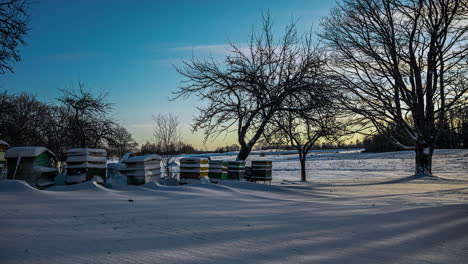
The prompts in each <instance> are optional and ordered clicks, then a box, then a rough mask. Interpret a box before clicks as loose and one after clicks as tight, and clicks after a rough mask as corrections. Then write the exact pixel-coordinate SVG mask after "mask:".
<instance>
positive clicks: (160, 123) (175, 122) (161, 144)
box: [153, 113, 182, 177]
mask: <svg viewBox="0 0 468 264" xmlns="http://www.w3.org/2000/svg"><path fill="white" fill-rule="evenodd" d="M153 120H154V137H155V139H156V142H155V145H156V146H157V148H158V150H159V152H160V153H159V154H161V157H162V165H163V169H164V171H165V172H166V176H167V177H172V176H173V175H171V172H170V166H169V165H170V163H171V162H172V161H173V160H174V158H175V156H176V155H177V154H179V153H178V149H179V148H178V147H179V145H180V144H179V143H180V142H181V141H182V136H181V133H180V132H181V128H180V125H179V118H178V117H177V115H175V114H173V113H169V114H157V115H154V116H153Z"/></svg>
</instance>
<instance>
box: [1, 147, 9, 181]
mask: <svg viewBox="0 0 468 264" xmlns="http://www.w3.org/2000/svg"><path fill="white" fill-rule="evenodd" d="M9 146H10V145H9V144H8V143H6V142H5V141H3V140H0V179H2V172H3V171H4V170H5V169H6V159H5V151H6V150H7V149H8V147H9Z"/></svg>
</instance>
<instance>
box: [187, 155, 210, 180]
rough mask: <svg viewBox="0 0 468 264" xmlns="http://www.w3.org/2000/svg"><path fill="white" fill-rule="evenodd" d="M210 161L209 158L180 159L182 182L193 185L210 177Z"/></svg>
mask: <svg viewBox="0 0 468 264" xmlns="http://www.w3.org/2000/svg"><path fill="white" fill-rule="evenodd" d="M208 170H209V161H208V159H207V158H182V159H180V181H181V182H182V183H191V182H194V181H198V180H200V178H201V177H203V176H208Z"/></svg>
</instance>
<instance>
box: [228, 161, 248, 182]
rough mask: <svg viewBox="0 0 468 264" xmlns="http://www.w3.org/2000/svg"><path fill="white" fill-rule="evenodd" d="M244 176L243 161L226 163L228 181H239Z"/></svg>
mask: <svg viewBox="0 0 468 264" xmlns="http://www.w3.org/2000/svg"><path fill="white" fill-rule="evenodd" d="M244 176H245V161H243V160H234V161H229V162H228V177H227V178H228V180H241V179H242V178H244Z"/></svg>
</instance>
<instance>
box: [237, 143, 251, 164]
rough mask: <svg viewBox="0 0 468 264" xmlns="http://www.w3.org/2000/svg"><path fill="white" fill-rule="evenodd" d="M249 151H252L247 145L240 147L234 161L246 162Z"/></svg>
mask: <svg viewBox="0 0 468 264" xmlns="http://www.w3.org/2000/svg"><path fill="white" fill-rule="evenodd" d="M250 151H252V148H251V147H249V146H248V145H241V148H240V150H239V154H237V158H236V160H246V159H247V157H248V156H249V154H250Z"/></svg>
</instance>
